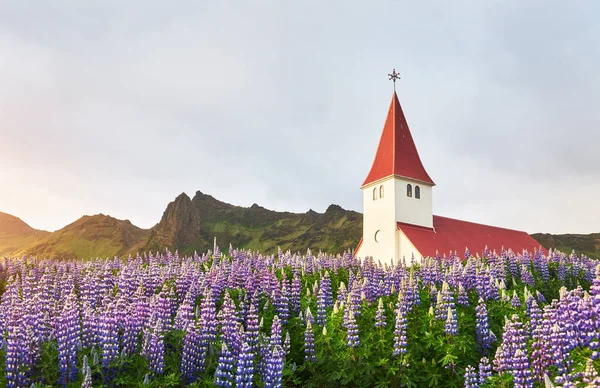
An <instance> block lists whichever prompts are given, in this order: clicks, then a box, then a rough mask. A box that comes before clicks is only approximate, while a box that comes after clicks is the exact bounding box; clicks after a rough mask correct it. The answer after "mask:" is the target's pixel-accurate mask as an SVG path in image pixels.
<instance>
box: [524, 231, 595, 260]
mask: <svg viewBox="0 0 600 388" xmlns="http://www.w3.org/2000/svg"><path fill="white" fill-rule="evenodd" d="M531 237H533V238H534V239H535V240H536V241H537V242H539V243H540V244H542V245H543V246H545V247H553V248H556V249H558V250H559V251H562V252H564V253H571V251H573V250H575V252H576V253H577V254H584V255H586V256H588V257H593V258H600V233H592V234H555V235H552V234H548V233H535V234H532V235H531Z"/></svg>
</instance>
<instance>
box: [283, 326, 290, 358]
mask: <svg viewBox="0 0 600 388" xmlns="http://www.w3.org/2000/svg"><path fill="white" fill-rule="evenodd" d="M290 341H291V338H290V332H289V331H288V332H287V333H285V339H284V340H283V351H284V352H285V354H288V353H289V352H290Z"/></svg>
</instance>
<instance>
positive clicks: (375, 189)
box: [373, 187, 377, 201]
mask: <svg viewBox="0 0 600 388" xmlns="http://www.w3.org/2000/svg"><path fill="white" fill-rule="evenodd" d="M376 199H377V187H375V188H373V201H375V200H376Z"/></svg>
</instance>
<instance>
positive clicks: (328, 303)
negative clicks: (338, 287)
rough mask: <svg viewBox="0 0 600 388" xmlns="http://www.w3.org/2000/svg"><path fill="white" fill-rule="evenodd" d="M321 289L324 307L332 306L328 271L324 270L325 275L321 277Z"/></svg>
mask: <svg viewBox="0 0 600 388" xmlns="http://www.w3.org/2000/svg"><path fill="white" fill-rule="evenodd" d="M321 289H322V290H323V294H324V298H325V299H324V300H325V307H333V294H332V291H331V278H330V277H329V272H328V271H325V275H323V278H322V279H321Z"/></svg>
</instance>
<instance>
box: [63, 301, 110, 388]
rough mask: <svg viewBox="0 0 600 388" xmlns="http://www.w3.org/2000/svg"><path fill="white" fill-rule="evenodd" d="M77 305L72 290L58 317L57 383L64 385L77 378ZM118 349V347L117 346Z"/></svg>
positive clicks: (78, 328) (78, 324) (79, 328)
mask: <svg viewBox="0 0 600 388" xmlns="http://www.w3.org/2000/svg"><path fill="white" fill-rule="evenodd" d="M80 330H81V327H80V323H79V307H78V306H77V296H76V295H75V291H74V290H72V291H71V292H70V293H69V295H68V296H67V299H66V301H65V305H64V307H63V310H62V314H61V316H60V317H59V319H58V330H57V331H56V340H57V342H58V359H59V362H58V363H59V371H60V378H59V384H62V385H66V384H68V383H69V382H71V381H74V380H75V379H76V378H77V347H78V346H79V344H80ZM117 351H118V348H117Z"/></svg>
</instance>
